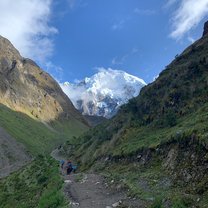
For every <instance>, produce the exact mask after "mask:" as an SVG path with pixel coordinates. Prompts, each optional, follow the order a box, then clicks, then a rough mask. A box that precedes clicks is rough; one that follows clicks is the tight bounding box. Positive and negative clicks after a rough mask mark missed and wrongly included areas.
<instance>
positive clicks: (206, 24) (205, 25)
mask: <svg viewBox="0 0 208 208" xmlns="http://www.w3.org/2000/svg"><path fill="white" fill-rule="evenodd" d="M207 34H208V21H207V22H205V24H204V32H203V36H205V35H207Z"/></svg>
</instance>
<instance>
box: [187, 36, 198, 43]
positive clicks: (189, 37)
mask: <svg viewBox="0 0 208 208" xmlns="http://www.w3.org/2000/svg"><path fill="white" fill-rule="evenodd" d="M188 41H190V42H191V43H194V42H195V41H196V40H195V39H194V38H192V37H191V36H188Z"/></svg>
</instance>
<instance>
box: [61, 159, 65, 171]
mask: <svg viewBox="0 0 208 208" xmlns="http://www.w3.org/2000/svg"><path fill="white" fill-rule="evenodd" d="M64 164H65V161H64V160H61V161H60V165H61V169H62V170H63V169H64Z"/></svg>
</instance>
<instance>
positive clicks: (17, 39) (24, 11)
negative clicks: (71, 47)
mask: <svg viewBox="0 0 208 208" xmlns="http://www.w3.org/2000/svg"><path fill="white" fill-rule="evenodd" d="M51 7H52V0H44V1H43V0H18V1H13V0H1V1H0V25H1V27H0V34H1V35H2V36H4V37H6V38H8V39H9V40H10V41H11V42H12V43H13V44H14V45H15V47H16V48H17V49H18V50H20V52H21V54H22V55H23V56H26V57H29V58H33V59H35V60H36V61H39V62H43V61H44V60H45V59H46V58H47V57H49V56H50V55H51V54H52V52H53V41H52V40H51V35H52V34H54V33H57V29H56V28H54V27H52V26H50V16H51Z"/></svg>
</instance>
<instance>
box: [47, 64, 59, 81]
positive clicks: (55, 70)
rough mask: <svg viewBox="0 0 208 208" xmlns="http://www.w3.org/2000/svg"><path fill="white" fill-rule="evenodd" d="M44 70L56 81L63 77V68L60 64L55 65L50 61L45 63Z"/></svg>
mask: <svg viewBox="0 0 208 208" xmlns="http://www.w3.org/2000/svg"><path fill="white" fill-rule="evenodd" d="M45 69H46V71H47V72H48V73H49V74H51V75H52V76H53V77H54V78H55V79H56V80H57V81H58V82H59V81H62V79H63V69H62V68H61V67H60V66H57V65H55V64H54V63H52V62H51V61H48V62H46V63H45Z"/></svg>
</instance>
